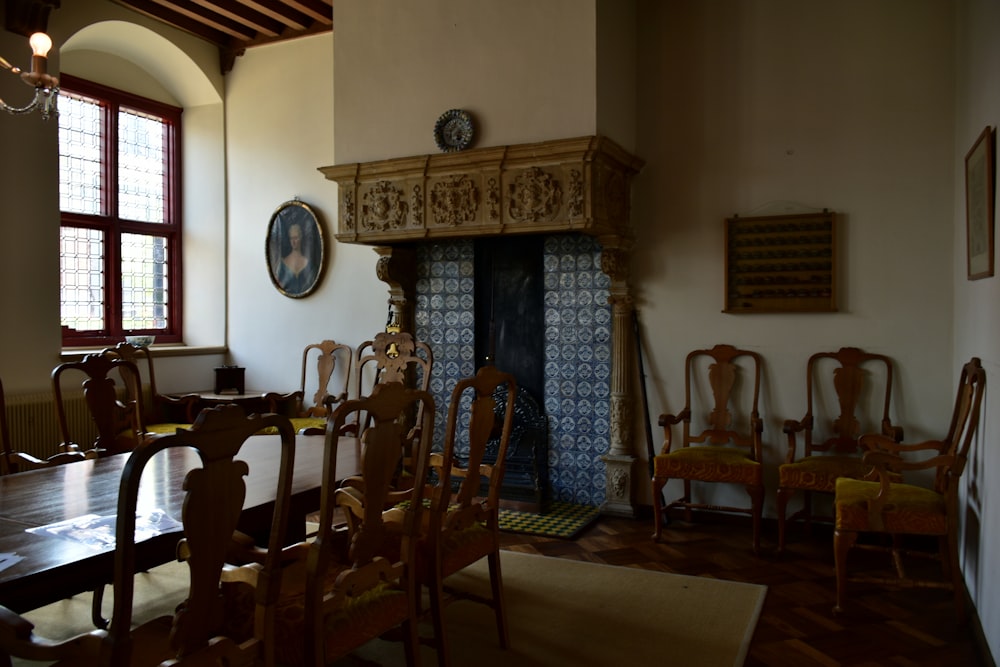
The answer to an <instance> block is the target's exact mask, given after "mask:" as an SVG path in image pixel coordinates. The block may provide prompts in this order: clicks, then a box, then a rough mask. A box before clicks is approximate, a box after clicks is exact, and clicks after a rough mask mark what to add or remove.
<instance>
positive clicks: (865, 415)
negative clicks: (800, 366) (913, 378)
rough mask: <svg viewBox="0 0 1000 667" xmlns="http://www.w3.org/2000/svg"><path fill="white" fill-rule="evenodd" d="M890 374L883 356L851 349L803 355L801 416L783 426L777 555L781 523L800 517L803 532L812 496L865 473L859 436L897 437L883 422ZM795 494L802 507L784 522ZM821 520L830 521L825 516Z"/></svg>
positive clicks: (900, 434)
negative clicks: (840, 479)
mask: <svg viewBox="0 0 1000 667" xmlns="http://www.w3.org/2000/svg"><path fill="white" fill-rule="evenodd" d="M892 372H893V364H892V360H891V359H889V357H887V356H885V355H882V354H874V353H869V352H865V351H863V350H861V349H859V348H856V347H842V348H840V349H839V350H837V351H836V352H817V353H815V354H813V355H812V356H810V357H809V362H808V363H807V364H806V413H805V416H804V417H803V418H802V419H798V420H794V419H789V420H786V421H785V425H784V432H785V435H787V436H788V454H787V456H786V458H785V462H784V463H782V464H781V465H780V466H779V467H778V507H777V509H778V552H779V553H780V552H782V551H783V550H784V548H785V524H786V523H787V521H794V520H797V519H801V520H803V521H804V522H805V524H806V528H807V529H808V527H809V525H810V523H811V522H812V520H813V518H814V516H813V497H812V495H813V493H824V494H833V490H834V485H835V484H836V481H837V478H838V477H852V478H855V479H859V478H861V477H864V476H865V475H866V474H867V473H869V472H871V466H866V465H865V464H864V462H863V461H862V460H861V455H862V454H863V453H864V450H863V449H862V448H861V446H860V444H859V443H858V437H859V436H860V435H861V434H862V433H868V432H873V431H880V432H881V433H882V434H883V435H886V436H888V437H891V438H892V439H893V440H896V441H899V440H902V439H903V429H901V428H899V427H896V426H893V424H892V422H891V420H890V418H889V404H890V400H891V398H892ZM866 398H867V399H868V400H866ZM799 438H801V447H802V449H801V450H799V442H798V439H799ZM797 492H801V493H802V495H803V503H802V508H801V509H800V510H799V511H797V512H795V513H794V514H793V515H792V516H790V517H787V518H786V514H787V507H788V501H789V500H790V499H791V498H792V497H793V496H794V495H795V494H796V493H797ZM822 518H825V519H826V520H827V521H829V520H831V519H832V517H830V515H829V513H828V512H827V513H826V514H825V517H822Z"/></svg>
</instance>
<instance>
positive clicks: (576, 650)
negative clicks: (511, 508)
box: [14, 551, 767, 667]
mask: <svg viewBox="0 0 1000 667" xmlns="http://www.w3.org/2000/svg"><path fill="white" fill-rule="evenodd" d="M501 560H502V568H503V575H504V589H505V591H506V597H507V615H508V622H509V625H510V638H511V647H510V649H508V650H502V649H500V648H499V646H498V644H497V634H496V626H495V624H494V619H493V612H492V610H490V609H489V608H488V607H486V606H485V605H481V604H476V603H474V602H469V601H458V602H455V603H454V604H451V605H449V607H448V609H447V624H448V625H447V630H448V633H449V635H448V638H449V644H450V646H451V658H452V664H453V665H454V666H455V667H466V666H469V667H473V666H474V667H501V666H503V667H506V666H508V665H518V667H542V666H545V667H552V666H555V665H573V666H574V667H588V666H594V667H597V666H601V667H606V666H607V665H634V666H636V667H643V666H645V665H679V666H684V667H687V666H697V667H739V666H740V665H742V664H743V662H744V659H745V658H746V653H747V648H748V646H749V643H750V639H751V637H752V636H753V632H754V628H755V627H756V624H757V618H758V616H759V614H760V609H761V606H762V604H763V602H764V596H765V594H766V591H767V588H766V587H765V586H759V585H756V584H746V583H740V582H731V581H723V580H720V579H709V578H701V577H689V576H684V575H677V574H666V573H661V572H651V571H649V570H640V569H636V568H627V567H615V566H611V565H601V564H594V563H584V562H579V561H570V560H566V559H560V558H549V557H544V556H535V555H528V554H520V553H515V552H511V551H504V552H502V556H501ZM448 584H449V585H450V586H453V587H455V588H459V589H463V590H469V591H473V592H477V593H479V594H481V595H485V594H487V593H488V591H489V574H488V570H487V567H486V561H485V559H484V560H482V561H480V562H479V563H476V564H475V565H474V566H472V567H470V568H468V569H467V570H465V571H462V572H459V573H457V574H455V575H453V576H452V577H450V578H449V579H448ZM186 586H187V576H186V571H185V569H184V566H183V565H181V564H173V563H172V564H168V565H165V566H161V567H158V568H156V569H154V570H152V571H150V572H149V573H145V574H140V575H138V577H137V581H136V611H135V616H136V618H138V619H147V618H153V617H155V616H158V615H163V614H169V613H171V611H172V609H173V607H174V605H176V603H177V601H178V600H179V598H180V597H182V595H183V591H184V589H185V588H186ZM105 597H106V598H108V599H106V600H105V607H106V608H107V609H108V613H110V605H109V603H110V589H109V591H108V593H107V594H106V596H105ZM25 616H27V617H28V618H29V620H31V621H32V622H34V623H36V631H38V632H40V633H43V634H46V636H49V637H52V638H57V637H64V636H70V635H72V634H75V633H78V632H83V631H88V630H90V629H91V628H92V626H91V625H90V595H89V594H85V595H80V596H77V597H75V598H71V599H69V600H63V601H61V602H57V603H55V604H52V605H49V606H47V607H43V608H41V609H38V610H36V611H33V612H29V613H28V614H25ZM421 632H422V634H425V635H429V634H430V633H431V628H430V624H429V623H425V624H422V625H421ZM436 657H437V656H436V655H435V653H434V651H433V649H431V648H429V647H424V648H423V649H422V664H424V665H434V664H436V663H437V659H436ZM14 664H15V665H26V664H31V665H38V664H39V663H25V662H18V661H15V662H14ZM404 664H405V659H404V657H403V647H402V644H400V643H398V642H389V641H382V640H376V641H374V642H371V643H370V644H368V645H367V646H365V647H363V648H362V649H361V650H359V651H358V652H357V653H356V654H355V655H354V656H352V657H349V658H347V659H344V660H341V661H339V662H338V663H337V665H338V667H340V666H344V667H350V666H355V665H357V666H365V667H368V666H374V665H381V666H382V667H396V666H399V667H402V666H403V665H404Z"/></svg>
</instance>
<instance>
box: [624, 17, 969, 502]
mask: <svg viewBox="0 0 1000 667" xmlns="http://www.w3.org/2000/svg"><path fill="white" fill-rule="evenodd" d="M905 5H906V9H905V11H904V10H903V9H902V5H901V3H900V2H896V1H889V2H874V3H873V2H847V3H835V4H830V3H810V4H808V5H803V4H802V3H799V2H795V1H794V0H789V1H775V0H768V1H767V2H741V3H728V2H702V3H679V2H669V3H662V2H653V1H647V2H641V3H640V11H639V26H640V28H639V30H640V33H639V34H640V38H639V45H640V46H639V49H640V50H639V63H640V65H639V80H640V81H641V82H642V85H641V86H640V87H639V104H638V107H639V110H640V111H639V123H638V126H639V140H638V145H639V150H638V153H639V155H640V156H641V157H643V158H645V159H646V160H647V164H646V167H645V169H644V170H643V172H642V173H641V174H640V175H639V177H638V179H637V182H636V187H635V190H634V195H635V196H634V202H633V205H634V208H633V220H634V222H635V224H636V228H637V232H636V235H637V239H638V243H637V245H636V253H635V286H636V297H637V305H638V308H639V309H640V311H641V315H642V321H643V325H644V332H645V336H646V342H647V348H646V350H645V352H646V354H647V359H648V365H649V368H648V369H647V374H648V376H649V396H650V409H651V412H653V415H652V418H653V419H655V418H656V414H657V413H658V412H659V411H663V412H675V411H677V410H679V409H680V408H681V407H682V406H683V400H684V396H683V386H682V377H683V376H682V373H683V361H684V353H685V352H686V351H688V350H690V349H694V348H697V347H710V346H711V345H713V344H715V343H720V342H725V343H731V344H735V345H738V346H741V347H748V348H751V349H754V350H756V351H758V352H760V353H761V354H762V355H763V356H764V359H765V362H766V371H765V380H764V384H765V386H764V389H763V395H762V404H761V412H762V415H763V416H764V419H765V432H764V442H765V462H766V463H767V464H768V465H767V466H766V468H765V470H766V473H765V478H766V479H765V481H766V483H767V487H768V489H770V490H771V491H770V493H769V494H768V498H767V509H766V513H769V514H771V513H773V509H772V508H773V505H774V492H773V490H774V488H775V484H776V478H777V470H776V469H777V465H778V464H779V463H780V462H781V461H782V460H783V458H784V454H785V443H784V435H783V434H782V432H781V425H782V422H783V420H785V419H789V418H796V419H797V418H800V417H801V416H802V415H803V414H804V412H805V408H806V406H805V403H804V400H803V392H804V380H805V363H806V360H807V358H808V356H809V355H810V354H811V353H813V352H815V351H819V350H831V349H837V348H839V347H841V346H848V345H853V346H858V347H861V348H863V349H866V350H868V351H871V352H880V353H883V354H887V355H889V356H890V357H892V359H893V360H894V361H895V362H896V364H897V377H896V380H897V383H896V391H895V396H894V398H893V400H894V410H893V414H892V416H893V418H894V419H895V420H896V421H897V422H898V423H899V424H901V425H903V426H904V427H905V429H906V436H907V439H908V440H909V439H916V440H919V439H922V438H926V437H930V436H940V435H943V434H944V431H945V430H946V429H947V424H948V417H949V415H950V408H951V391H952V387H953V385H954V378H955V376H956V375H957V368H956V367H955V365H954V364H953V359H952V358H951V355H950V354H948V353H947V351H948V350H950V349H951V337H952V330H951V327H952V324H951V323H952V306H951V298H950V293H951V287H950V285H951V280H952V273H953V272H952V257H951V254H950V253H949V252H948V251H947V250H948V249H949V248H950V247H951V243H952V229H951V222H950V218H951V210H952V179H951V173H952V160H953V157H952V149H951V147H952V139H951V136H950V131H949V127H950V123H951V118H952V101H951V95H952V71H953V56H952V49H953V41H952V31H951V27H950V26H951V22H952V19H951V13H950V12H951V10H950V6H949V5H947V4H945V3H939V2H934V1H924V2H907V3H905ZM774 202H795V203H796V204H797V205H801V206H804V207H811V208H815V209H822V208H829V209H831V210H833V211H835V212H836V213H837V214H838V219H837V224H838V234H837V245H838V250H839V253H840V261H839V262H838V264H839V266H838V271H839V277H838V285H837V287H838V295H839V298H838V301H839V303H838V306H839V312H837V313H824V314H789V315H781V314H765V315H745V314H741V315H730V314H724V313H722V312H721V310H722V307H723V295H724V284H723V283H724V276H723V243H724V240H723V221H724V219H725V218H727V217H730V216H732V215H733V214H736V213H738V214H740V215H748V214H751V213H753V212H755V211H757V210H758V209H760V208H761V207H765V205H768V204H769V203H774ZM783 208H784V204H780V205H776V206H771V207H770V209H771V211H773V212H783V210H782V209H783ZM771 211H768V212H771ZM915 230H919V233H915ZM915 329H917V330H919V335H915ZM931 350H938V351H941V353H937V354H935V353H928V352H929V351H931ZM718 493H721V489H720V491H719V492H718ZM674 494H675V491H674V490H672V491H670V492H668V494H667V495H668V496H674ZM677 495H679V491H678V492H677ZM793 502H794V501H793Z"/></svg>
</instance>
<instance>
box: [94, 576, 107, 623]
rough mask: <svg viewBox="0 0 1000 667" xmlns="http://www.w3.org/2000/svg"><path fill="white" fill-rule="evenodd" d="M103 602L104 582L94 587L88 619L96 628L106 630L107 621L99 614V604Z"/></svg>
mask: <svg viewBox="0 0 1000 667" xmlns="http://www.w3.org/2000/svg"><path fill="white" fill-rule="evenodd" d="M103 602H104V584H100V585H98V587H97V588H95V589H94V597H93V598H91V600H90V620H91V621H92V622H93V624H94V627H95V628H97V629H98V630H107V629H108V624H109V621H108V619H106V618H104V616H103V615H102V614H101V605H102V604H103Z"/></svg>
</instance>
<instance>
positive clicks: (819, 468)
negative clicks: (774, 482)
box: [778, 455, 871, 493]
mask: <svg viewBox="0 0 1000 667" xmlns="http://www.w3.org/2000/svg"><path fill="white" fill-rule="evenodd" d="M869 470H871V466H866V465H864V464H863V463H862V462H861V458H860V457H858V456H833V455H831V456H807V457H805V458H803V459H801V460H799V461H796V462H794V463H783V464H781V465H780V466H778V486H780V487H782V488H785V489H806V490H808V491H825V492H827V493H833V490H834V487H835V486H836V483H837V478H838V477H851V478H854V479H861V478H862V477H864V476H865V475H866V474H867V472H868V471H869Z"/></svg>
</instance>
